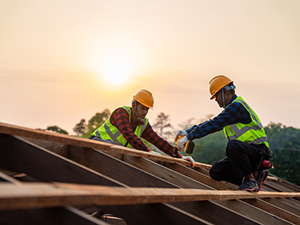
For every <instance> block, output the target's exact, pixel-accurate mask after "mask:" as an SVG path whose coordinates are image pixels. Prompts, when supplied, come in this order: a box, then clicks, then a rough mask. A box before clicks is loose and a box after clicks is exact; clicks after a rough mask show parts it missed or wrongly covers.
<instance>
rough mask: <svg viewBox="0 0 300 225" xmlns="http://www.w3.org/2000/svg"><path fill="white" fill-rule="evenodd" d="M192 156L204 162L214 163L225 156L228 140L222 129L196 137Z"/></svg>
mask: <svg viewBox="0 0 300 225" xmlns="http://www.w3.org/2000/svg"><path fill="white" fill-rule="evenodd" d="M194 143H195V148H194V151H193V154H192V157H193V158H194V159H195V160H196V161H198V162H202V163H207V164H213V163H215V162H217V161H219V160H220V159H222V158H224V157H225V148H226V144H227V141H226V139H225V137H224V133H223V132H222V131H219V132H216V133H213V134H210V135H207V136H205V137H203V138H200V139H195V140H194Z"/></svg>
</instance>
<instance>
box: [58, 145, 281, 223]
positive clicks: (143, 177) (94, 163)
mask: <svg viewBox="0 0 300 225" xmlns="http://www.w3.org/2000/svg"><path fill="white" fill-rule="evenodd" d="M109 153H110V154H111V152H109ZM62 154H64V155H66V156H67V157H68V158H69V159H72V160H74V161H76V162H78V163H80V164H83V165H86V166H87V167H89V168H92V169H93V170H96V171H98V172H100V173H103V174H106V175H110V176H111V177H113V178H114V179H117V180H119V179H121V180H123V181H125V183H129V186H133V187H139V186H142V185H145V187H155V186H156V185H157V182H162V180H163V183H164V186H166V187H169V188H176V187H181V188H184V187H188V188H201V189H210V187H207V186H204V185H202V184H200V183H198V182H196V181H195V180H193V179H188V178H186V177H184V176H182V175H180V174H177V173H176V172H174V171H171V170H169V169H167V168H165V167H163V166H162V165H161V164H157V163H156V162H153V161H151V160H148V159H146V158H141V157H136V156H128V155H124V154H117V153H115V154H113V156H114V157H109V156H108V155H106V154H105V153H103V152H100V151H97V150H94V149H90V148H82V147H73V146H69V147H68V151H67V152H64V153H62ZM115 157H117V158H115ZM118 159H123V160H124V161H126V162H127V163H124V162H122V161H120V160H118ZM128 159H130V160H128ZM128 163H129V164H131V165H133V166H137V167H138V168H135V169H136V170H139V168H140V169H141V171H143V170H146V171H147V172H149V173H150V174H155V179H154V182H153V178H154V177H152V178H151V179H149V176H147V174H148V173H146V174H143V173H138V174H136V171H135V170H128V169H130V168H126V167H130V165H129V164H128ZM163 164H166V163H163ZM170 164H172V165H174V163H170ZM176 165H178V166H179V167H180V168H181V169H182V171H186V173H187V174H190V173H192V172H196V173H199V172H198V171H196V170H194V169H191V168H189V167H186V166H184V165H181V164H176ZM116 168H118V169H116ZM119 171H122V173H120V172H119ZM127 171H128V172H127ZM130 171H131V172H130ZM150 174H149V175H150ZM123 175H124V176H123ZM132 176H133V177H132ZM208 179H209V180H211V178H209V177H208ZM167 181H168V182H167ZM170 182H171V183H170ZM215 182H216V181H215ZM216 183H220V182H216ZM235 189H236V188H235ZM226 202H227V203H228V201H226ZM229 203H230V204H225V202H224V201H221V202H220V201H219V202H218V204H217V205H216V203H215V202H206V203H203V202H201V203H200V202H197V203H196V202H189V203H187V204H183V203H182V202H180V203H178V204H177V205H176V206H177V207H179V208H180V209H183V210H185V211H186V212H189V211H193V209H194V208H203V207H204V208H209V209H210V210H211V213H213V212H214V211H216V210H218V212H219V214H222V218H233V217H234V218H235V221H243V223H244V222H245V220H247V219H246V218H245V217H246V216H248V217H251V218H254V219H255V220H256V221H258V222H263V220H260V217H261V215H263V214H264V212H263V211H260V210H259V209H257V208H254V207H252V206H250V205H249V204H247V203H244V202H243V201H239V200H237V201H234V202H233V201H230V202H229ZM225 205H226V206H225ZM223 206H225V207H223ZM232 208H237V210H236V211H237V212H239V211H241V210H243V212H244V213H243V214H242V215H243V217H244V218H241V216H236V215H235V214H234V213H232V212H230V211H229V210H232ZM187 209H188V210H187ZM221 209H222V210H221ZM228 209H229V210H228ZM122 210H124V208H122ZM193 212H194V215H197V216H201V218H203V219H209V221H210V222H213V223H219V221H218V219H216V218H206V217H207V215H206V214H201V213H199V212H200V211H199V210H197V211H196V212H195V211H193ZM264 218H265V217H264ZM267 219H268V221H270V222H271V223H273V224H276V223H278V221H280V220H278V219H275V218H273V217H271V216H268V218H267Z"/></svg>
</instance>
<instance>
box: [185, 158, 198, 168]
mask: <svg viewBox="0 0 300 225" xmlns="http://www.w3.org/2000/svg"><path fill="white" fill-rule="evenodd" d="M182 159H183V160H186V161H190V163H191V166H192V168H194V167H195V165H196V162H195V160H194V159H193V158H192V156H182Z"/></svg>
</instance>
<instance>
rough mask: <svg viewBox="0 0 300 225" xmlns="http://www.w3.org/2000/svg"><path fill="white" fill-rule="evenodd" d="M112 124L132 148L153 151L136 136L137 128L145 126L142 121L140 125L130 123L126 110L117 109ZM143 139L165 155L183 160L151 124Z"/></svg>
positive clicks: (111, 118)
mask: <svg viewBox="0 0 300 225" xmlns="http://www.w3.org/2000/svg"><path fill="white" fill-rule="evenodd" d="M110 122H111V124H112V125H114V126H115V127H117V128H118V129H119V131H120V132H121V133H122V135H123V136H124V138H125V139H126V140H127V141H128V143H129V144H131V145H132V147H134V148H136V149H139V150H143V151H148V152H149V151H151V150H150V149H149V148H148V146H147V145H145V144H144V143H143V141H142V140H141V139H140V138H139V137H138V136H136V135H135V134H134V131H135V129H136V127H137V126H138V125H140V124H143V122H142V121H138V123H132V122H129V115H128V113H127V112H126V110H125V109H124V108H118V109H116V110H115V111H114V112H113V113H112V115H111V117H110ZM141 137H142V138H144V139H146V140H147V141H149V142H150V143H151V144H153V145H155V146H156V147H157V148H158V149H160V150H161V151H163V152H164V153H166V154H168V155H170V156H173V153H174V156H175V157H178V158H181V157H182V155H181V154H180V153H179V152H178V153H177V154H176V152H177V151H176V150H175V147H174V146H172V145H170V144H169V142H167V141H166V140H165V139H163V138H161V137H160V136H159V135H158V134H157V133H156V132H155V131H154V130H153V129H152V127H151V125H150V123H148V124H147V126H146V128H145V130H144V132H143V133H142V136H141Z"/></svg>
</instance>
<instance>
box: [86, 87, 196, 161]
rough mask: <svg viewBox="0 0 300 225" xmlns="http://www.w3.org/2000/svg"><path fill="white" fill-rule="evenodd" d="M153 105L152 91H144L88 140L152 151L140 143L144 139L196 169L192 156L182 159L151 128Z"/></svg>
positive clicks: (116, 111) (119, 109)
mask: <svg viewBox="0 0 300 225" xmlns="http://www.w3.org/2000/svg"><path fill="white" fill-rule="evenodd" d="M153 104H154V99H153V96H152V94H151V92H149V91H147V90H144V89H142V90H140V91H139V92H138V93H137V94H136V95H135V96H133V100H132V105H131V107H129V106H123V107H119V108H117V109H116V110H114V111H113V113H112V114H111V116H110V117H109V118H108V119H107V120H106V121H105V123H104V124H103V125H102V126H100V127H99V128H98V129H96V130H95V131H94V132H93V133H92V134H91V136H90V137H89V139H93V140H98V141H103V142H106V143H111V144H116V145H122V146H125V147H131V148H135V149H138V150H142V151H146V152H153V151H151V150H150V149H149V148H148V147H147V145H145V144H144V143H143V141H142V140H141V138H144V139H146V140H147V141H149V142H150V143H151V144H153V145H155V146H156V147H157V148H158V149H160V150H161V151H163V152H164V153H166V154H168V155H170V156H172V157H176V158H182V159H184V160H188V161H190V162H191V164H192V167H194V166H195V161H194V159H193V158H192V157H191V156H182V155H181V154H180V153H179V152H178V150H177V148H175V147H174V146H172V145H171V144H170V143H169V142H167V141H166V140H165V139H163V138H161V137H160V136H159V135H158V134H157V133H156V132H155V131H154V130H153V129H152V127H151V125H150V123H149V121H148V119H147V118H146V115H147V113H148V110H149V108H152V107H153Z"/></svg>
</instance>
